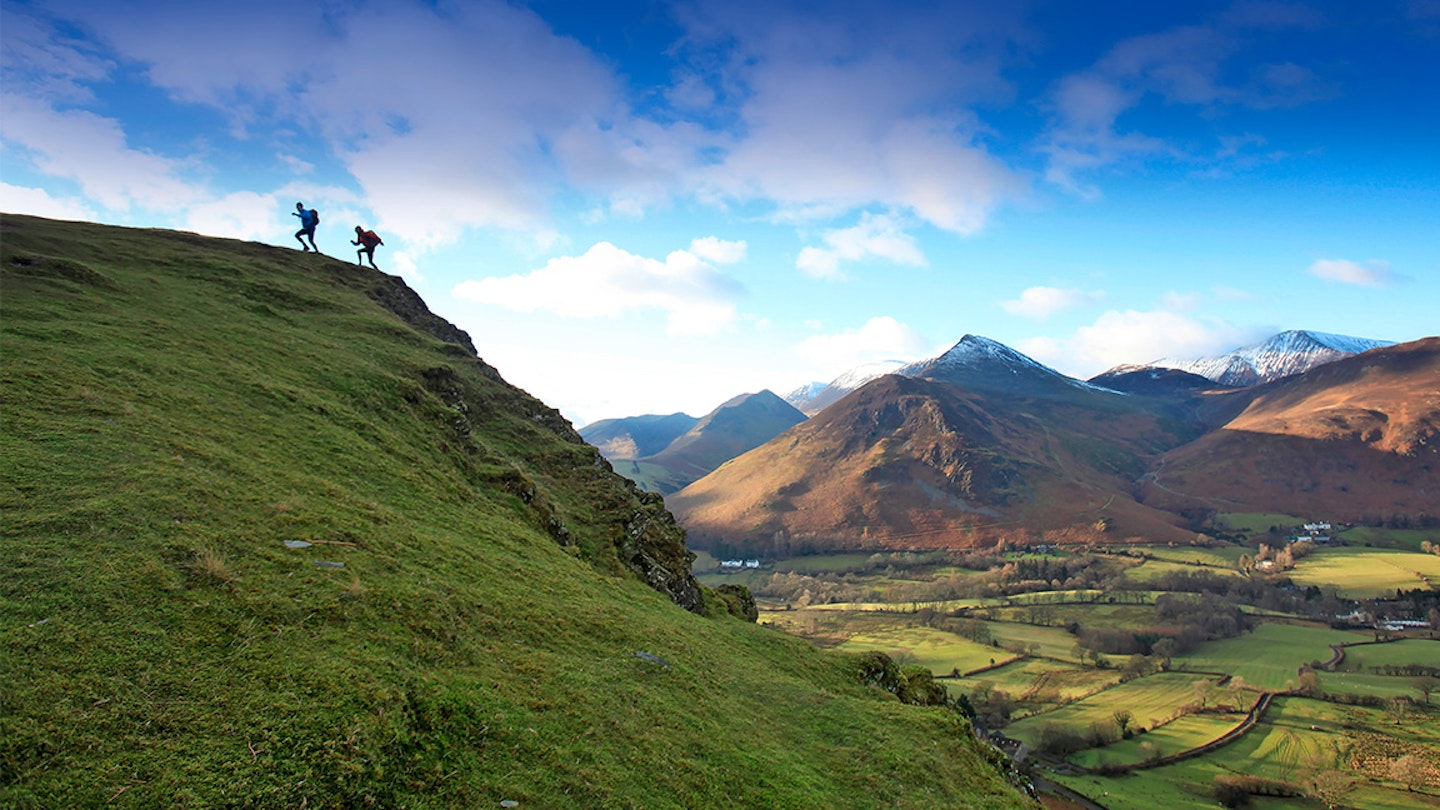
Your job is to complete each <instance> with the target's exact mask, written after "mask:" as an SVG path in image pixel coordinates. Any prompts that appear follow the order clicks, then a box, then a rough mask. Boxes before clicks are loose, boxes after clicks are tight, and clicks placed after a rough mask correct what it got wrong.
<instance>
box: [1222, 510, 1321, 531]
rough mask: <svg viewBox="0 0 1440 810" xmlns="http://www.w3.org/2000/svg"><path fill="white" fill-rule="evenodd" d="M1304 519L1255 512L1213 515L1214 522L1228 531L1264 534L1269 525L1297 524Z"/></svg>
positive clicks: (1268, 529)
mask: <svg viewBox="0 0 1440 810" xmlns="http://www.w3.org/2000/svg"><path fill="white" fill-rule="evenodd" d="M1304 522H1305V521H1304V520H1302V519H1300V518H1297V517H1294V516H1292V515H1277V514H1273V513H1270V514H1265V513H1256V512H1222V513H1221V514H1219V515H1216V516H1215V523H1216V524H1217V525H1219V526H1223V527H1225V528H1227V529H1229V530H1230V531H1234V532H1245V533H1246V534H1264V533H1266V532H1268V531H1270V527H1271V526H1298V525H1300V524H1301V523H1304Z"/></svg>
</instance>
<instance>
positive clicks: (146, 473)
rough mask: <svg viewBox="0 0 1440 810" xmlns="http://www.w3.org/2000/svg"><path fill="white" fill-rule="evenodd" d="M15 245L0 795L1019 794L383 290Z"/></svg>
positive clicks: (287, 259) (959, 734)
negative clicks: (776, 610)
mask: <svg viewBox="0 0 1440 810" xmlns="http://www.w3.org/2000/svg"><path fill="white" fill-rule="evenodd" d="M0 228H3V232H0V291H3V308H4V316H3V321H0V326H3V336H0V341H3V342H0V381H3V401H0V408H3V410H0V472H3V475H0V482H3V483H0V511H3V515H4V519H3V526H0V560H3V567H4V571H3V575H0V805H5V806H16V807H27V806H33V807H62V806H100V805H106V806H113V807H154V806H176V807H201V806H215V805H225V806H235V807H302V806H309V807H366V806H374V807H417V808H418V807H493V806H500V803H501V802H502V801H513V802H517V803H518V806H519V807H522V808H524V807H545V808H565V807H576V808H589V807H647V808H664V807H740V806H743V807H857V808H869V807H917V808H919V807H939V806H943V807H987V808H989V807H1020V806H1026V802H1025V800H1023V799H1021V798H1020V797H1019V795H1018V794H1017V793H1015V792H1014V791H1013V790H1012V789H1010V787H1009V786H1008V785H1007V784H1006V782H1005V781H1004V779H1003V778H1002V777H1001V775H1000V774H999V773H998V771H997V770H996V769H995V768H994V767H992V766H991V764H989V763H988V762H987V761H986V759H985V757H984V755H983V753H982V752H981V750H980V749H979V748H978V747H977V746H976V744H975V743H974V742H973V740H972V739H971V738H970V736H969V729H968V726H967V725H966V724H965V723H964V722H963V721H960V720H957V719H956V716H955V715H954V714H953V713H951V712H949V711H947V710H942V709H921V708H916V707H911V706H904V705H901V704H899V703H898V702H896V701H895V700H894V698H892V697H890V696H889V695H888V694H885V693H882V692H879V691H878V690H875V689H873V688H869V687H865V686H862V685H861V684H860V682H859V679H858V678H857V675H856V668H855V665H854V663H853V661H852V659H850V658H847V657H844V656H841V655H838V654H823V653H820V652H818V651H815V650H813V649H812V648H810V646H809V645H807V644H806V643H805V642H803V641H800V640H796V639H792V638H789V637H787V636H785V635H782V634H780V633H778V632H775V631H771V630H767V629H765V628H759V627H756V626H754V625H750V624H747V623H744V622H741V621H738V620H734V619H730V618H728V617H706V616H703V615H700V614H699V612H698V611H700V610H703V606H702V604H701V596H700V592H699V591H698V590H697V589H696V588H695V585H694V581H693V579H691V578H690V576H689V573H688V563H689V560H688V557H687V555H686V553H685V551H684V549H683V547H682V546H680V545H679V543H678V542H676V541H677V539H678V537H679V534H678V529H677V528H676V527H675V526H674V524H673V522H672V521H670V519H669V516H668V514H667V513H665V512H664V511H663V509H661V508H660V507H659V505H658V501H657V499H655V498H654V497H652V496H645V495H643V494H641V493H639V492H637V491H636V490H634V488H633V487H631V486H630V485H629V484H628V483H627V482H625V481H624V480H623V479H621V478H619V477H618V476H615V475H613V474H612V473H610V472H609V469H608V465H606V464H605V463H604V462H603V460H601V459H600V458H599V456H598V455H597V453H596V452H595V451H594V449H593V448H590V447H589V446H587V445H584V444H582V443H580V442H579V441H578V439H577V438H576V437H575V435H574V432H573V430H571V429H570V427H569V425H568V424H566V423H565V422H564V420H563V419H560V417H559V416H558V414H556V413H555V412H554V411H553V410H551V409H549V408H546V407H545V406H544V405H543V404H541V403H539V402H537V401H536V400H534V399H532V398H530V397H529V396H528V395H526V394H524V393H523V392H520V391H518V390H516V389H514V388H511V387H510V386H508V385H506V384H505V383H504V382H503V380H501V379H500V377H499V375H498V374H497V373H495V372H494V370H493V369H490V368H489V367H488V366H485V365H484V364H483V363H481V362H479V361H478V360H476V359H475V358H474V356H473V355H472V354H471V352H470V351H469V350H468V349H466V348H465V347H464V345H463V344H464V343H466V342H467V339H465V338H464V336H463V334H460V333H457V332H456V331H455V330H453V328H452V327H449V326H448V325H447V324H444V323H443V322H442V321H439V320H438V319H436V318H434V316H431V315H429V313H428V312H425V311H424V310H423V307H422V306H420V305H419V304H418V299H413V294H410V293H409V291H408V290H407V289H405V288H404V287H403V285H400V284H399V283H398V280H395V279H392V278H389V277H386V276H383V275H380V274H378V273H374V272H372V271H368V270H361V269H359V268H356V267H354V266H352V265H347V264H345V263H343V262H339V261H336V260H332V259H328V258H324V257H319V256H315V255H313V254H312V255H306V254H301V253H298V252H295V251H293V250H284V249H277V248H271V247H267V246H264V245H255V244H246V243H240V242H233V241H225V240H214V239H203V238H200V237H196V236H192V235H187V234H177V233H169V232H159V231H140V230H128V229H119V228H111V227H104V226H96V225H87V224H78V223H55V222H49V221H45V220H38V219H31V218H27V217H14V216H6V217H5V218H4V219H3V221H0ZM412 299H413V300H412ZM382 304H383V305H382ZM397 313H399V315H397ZM402 315H403V316H404V317H403V318H402V317H401V316H402ZM441 338H444V339H441ZM297 541H304V542H308V543H310V544H311V545H310V546H308V547H303V548H292V547H291V546H293V545H298V542H297ZM642 580H643V581H642ZM647 583H648V585H649V586H653V587H647ZM672 600H673V601H672ZM675 602H679V603H682V604H688V605H689V606H690V607H692V608H693V609H694V611H686V610H683V609H681V608H680V607H677V606H676V604H675ZM642 652H643V653H645V655H644V656H642V655H639V654H637V653H642Z"/></svg>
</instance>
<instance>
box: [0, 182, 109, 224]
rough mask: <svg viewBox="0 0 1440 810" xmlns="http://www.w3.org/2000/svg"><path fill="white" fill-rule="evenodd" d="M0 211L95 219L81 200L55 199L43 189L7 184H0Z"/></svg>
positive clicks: (40, 215) (54, 217)
mask: <svg viewBox="0 0 1440 810" xmlns="http://www.w3.org/2000/svg"><path fill="white" fill-rule="evenodd" d="M0 211H5V212H7V213H11V214H31V215H33V216H37V217H49V218H51V219H75V220H85V219H95V212H93V211H91V210H90V208H89V206H87V205H86V204H85V203H84V201H82V200H75V199H63V198H62V199H56V198H54V197H51V196H50V195H49V194H48V193H47V192H46V191H45V190H44V189H40V188H27V187H25V186H12V185H10V184H9V183H0Z"/></svg>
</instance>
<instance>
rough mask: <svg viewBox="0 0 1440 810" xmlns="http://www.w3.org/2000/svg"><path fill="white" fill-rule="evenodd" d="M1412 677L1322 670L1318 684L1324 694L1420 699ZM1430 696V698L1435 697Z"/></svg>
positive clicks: (1433, 696) (1433, 697)
mask: <svg viewBox="0 0 1440 810" xmlns="http://www.w3.org/2000/svg"><path fill="white" fill-rule="evenodd" d="M1414 680H1415V679H1414V678H1405V677H1397V676H1391V675H1374V674H1370V673H1364V672H1322V673H1320V686H1321V688H1322V689H1324V690H1325V692H1326V694H1336V695H1373V696H1375V697H1380V698H1392V697H1407V698H1410V699H1412V700H1422V699H1423V698H1422V697H1421V695H1420V693H1419V692H1418V691H1416V690H1415V687H1414V686H1412V685H1411V682H1412V681H1414ZM1435 697H1436V696H1435V695H1432V696H1431V700H1434V699H1435Z"/></svg>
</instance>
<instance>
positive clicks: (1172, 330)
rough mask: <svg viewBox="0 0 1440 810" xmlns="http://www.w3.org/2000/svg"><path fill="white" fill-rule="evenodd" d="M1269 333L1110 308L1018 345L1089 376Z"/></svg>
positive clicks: (1215, 350) (1224, 347)
mask: <svg viewBox="0 0 1440 810" xmlns="http://www.w3.org/2000/svg"><path fill="white" fill-rule="evenodd" d="M1266 334H1273V332H1268V331H1265V330H1256V329H1253V328H1244V327H1239V326H1236V325H1234V324H1231V323H1229V322H1226V321H1224V320H1221V319H1218V318H1196V317H1192V316H1190V315H1186V314H1183V313H1180V312H1173V311H1169V310H1155V311H1150V312H1140V311H1137V310H1133V309H1129V310H1111V311H1109V312H1106V313H1104V314H1102V315H1101V316H1100V317H1099V318H1097V319H1096V320H1095V322H1094V323H1093V324H1091V325H1089V326H1082V327H1080V328H1079V329H1076V330H1075V332H1074V333H1072V334H1071V335H1070V336H1068V337H1063V338H1049V337H1045V338H1034V339H1031V340H1027V341H1021V342H1020V343H1019V344H1018V345H1017V346H1016V348H1018V349H1019V350H1021V351H1023V352H1025V353H1026V354H1028V355H1030V356H1031V357H1034V358H1035V359H1036V360H1039V361H1041V362H1043V363H1046V364H1047V365H1050V366H1052V367H1053V368H1056V369H1058V370H1060V371H1063V372H1065V373H1066V374H1070V375H1072V376H1075V377H1080V378H1088V377H1093V376H1095V375H1096V374H1099V373H1100V372H1102V371H1105V370H1107V369H1110V368H1113V367H1114V366H1117V365H1120V364H1122V363H1129V364H1139V363H1148V362H1151V361H1153V360H1158V359H1160V358H1162V357H1181V358H1183V357H1205V356H1209V355H1214V354H1220V353H1223V352H1226V351H1229V350H1230V349H1233V348H1235V347H1236V346H1243V345H1245V344H1247V343H1250V342H1253V341H1255V340H1257V339H1259V338H1260V337H1263V336H1264V335H1266Z"/></svg>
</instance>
